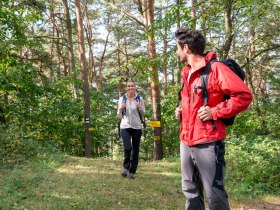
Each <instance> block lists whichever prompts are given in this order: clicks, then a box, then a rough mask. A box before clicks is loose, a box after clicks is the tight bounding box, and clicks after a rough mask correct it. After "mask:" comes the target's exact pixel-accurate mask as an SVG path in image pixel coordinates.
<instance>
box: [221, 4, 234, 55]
mask: <svg viewBox="0 0 280 210" xmlns="http://www.w3.org/2000/svg"><path fill="white" fill-rule="evenodd" d="M231 7H232V0H224V15H225V28H226V37H225V43H224V46H223V49H222V53H221V58H223V59H224V58H227V57H228V53H229V50H230V47H231V43H232V39H233V35H234V34H233V23H232V18H231V9H232V8H231Z"/></svg>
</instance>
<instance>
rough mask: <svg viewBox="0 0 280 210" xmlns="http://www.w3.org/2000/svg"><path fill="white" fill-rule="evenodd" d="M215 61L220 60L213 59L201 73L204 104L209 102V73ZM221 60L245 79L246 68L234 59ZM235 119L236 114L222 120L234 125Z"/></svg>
mask: <svg viewBox="0 0 280 210" xmlns="http://www.w3.org/2000/svg"><path fill="white" fill-rule="evenodd" d="M214 62H218V60H216V59H213V60H211V61H210V62H209V63H207V65H206V66H205V68H204V69H203V70H202V72H201V74H200V78H201V87H200V88H201V90H202V98H203V103H204V106H206V105H207V102H208V92H207V85H208V75H209V72H210V69H211V65H212V64H213V63H214ZM220 62H221V63H223V64H225V65H226V66H228V67H229V68H230V69H231V70H232V71H233V72H234V73H235V74H236V75H237V76H238V77H239V78H240V79H241V80H242V81H244V80H245V72H244V70H243V69H242V68H241V67H240V66H239V65H238V64H237V63H236V62H235V61H234V60H232V59H225V60H222V61H220ZM229 98H230V96H229V95H225V97H224V100H227V99H229ZM234 119H235V116H233V117H230V118H222V119H221V120H222V121H223V123H224V124H225V125H226V126H228V125H233V123H234ZM213 123H214V120H212V127H213V128H214V129H215V128H216V126H215V125H214V124H213Z"/></svg>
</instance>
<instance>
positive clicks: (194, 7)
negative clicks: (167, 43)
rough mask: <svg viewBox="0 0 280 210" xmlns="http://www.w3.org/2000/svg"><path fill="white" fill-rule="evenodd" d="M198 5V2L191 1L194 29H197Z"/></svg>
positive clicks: (195, 0)
mask: <svg viewBox="0 0 280 210" xmlns="http://www.w3.org/2000/svg"><path fill="white" fill-rule="evenodd" d="M196 3H197V0H191V17H192V28H196Z"/></svg>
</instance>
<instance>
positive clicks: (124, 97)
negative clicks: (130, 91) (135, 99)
mask: <svg viewBox="0 0 280 210" xmlns="http://www.w3.org/2000/svg"><path fill="white" fill-rule="evenodd" d="M122 98H123V99H122V102H123V103H126V101H127V97H126V95H125V94H124V95H123V97H122Z"/></svg>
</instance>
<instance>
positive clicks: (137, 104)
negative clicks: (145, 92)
mask: <svg viewBox="0 0 280 210" xmlns="http://www.w3.org/2000/svg"><path fill="white" fill-rule="evenodd" d="M136 107H137V109H138V110H142V104H141V103H140V101H136Z"/></svg>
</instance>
